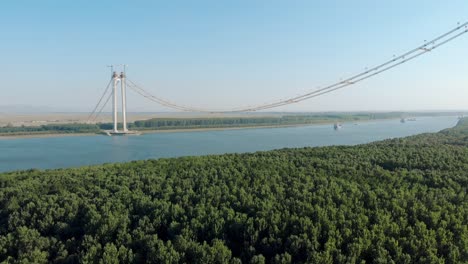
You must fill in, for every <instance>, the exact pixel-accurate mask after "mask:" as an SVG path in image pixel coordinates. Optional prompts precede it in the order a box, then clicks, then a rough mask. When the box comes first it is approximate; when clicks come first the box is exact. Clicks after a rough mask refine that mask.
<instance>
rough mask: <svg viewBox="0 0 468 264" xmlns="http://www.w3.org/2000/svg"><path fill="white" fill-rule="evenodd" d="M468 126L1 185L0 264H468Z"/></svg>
mask: <svg viewBox="0 0 468 264" xmlns="http://www.w3.org/2000/svg"><path fill="white" fill-rule="evenodd" d="M467 188H468V120H461V121H460V122H459V124H458V125H457V127H455V128H452V129H447V130H444V131H441V132H439V133H435V134H423V135H418V136H413V137H408V138H402V139H392V140H385V141H381V142H376V143H371V144H365V145H358V146H334V147H320V148H300V149H282V150H276V151H267V152H256V153H251V154H226V155H212V156H203V157H184V158H173V159H159V160H147V161H135V162H129V163H122V164H105V165H101V166H91V167H83V168H76V169H59V170H44V171H42V170H28V171H17V172H10V173H3V174H0V262H2V261H3V262H4V263H145V262H147V263H468V194H467Z"/></svg>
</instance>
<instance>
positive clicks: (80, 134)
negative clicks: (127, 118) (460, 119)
mask: <svg viewBox="0 0 468 264" xmlns="http://www.w3.org/2000/svg"><path fill="white" fill-rule="evenodd" d="M366 121H368V120H366ZM366 121H364V120H363V121H360V122H366ZM324 124H333V122H322V123H313V124H311V123H309V124H294V125H266V126H261V125H259V126H238V127H206V128H178V129H151V130H139V131H138V132H140V133H141V134H157V133H178V132H180V133H182V132H204V131H224V130H240V129H258V128H284V127H301V126H313V125H324ZM96 135H104V134H101V133H44V134H40V133H37V134H28V135H0V140H2V139H3V140H9V139H22V138H53V137H79V136H96Z"/></svg>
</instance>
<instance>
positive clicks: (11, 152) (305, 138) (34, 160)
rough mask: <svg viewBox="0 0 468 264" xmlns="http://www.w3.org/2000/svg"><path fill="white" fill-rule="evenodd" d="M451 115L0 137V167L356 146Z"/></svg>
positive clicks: (443, 124) (447, 121)
mask: <svg viewBox="0 0 468 264" xmlns="http://www.w3.org/2000/svg"><path fill="white" fill-rule="evenodd" d="M456 123H457V118H456V117H453V116H451V117H425V118H418V119H417V121H416V122H406V123H404V124H402V123H400V121H399V120H380V121H372V122H362V123H344V124H343V129H341V130H339V131H334V130H333V126H332V125H330V124H325V125H310V126H298V127H286V128H256V129H241V130H221V131H202V132H168V133H154V134H145V135H141V136H129V137H108V136H101V135H96V136H71V137H53V138H21V139H12V140H0V150H1V151H0V171H12V170H20V169H30V168H40V169H50V168H62V167H78V166H84V165H93V164H102V163H108V162H125V161H131V160H139V159H154V158H163V157H164V158H165V157H180V156H192V155H207V154H223V153H240V152H255V151H263V150H271V149H280V148H292V147H312V146H328V145H355V144H362V143H368V142H372V141H378V140H383V139H388V138H395V137H405V136H410V135H415V134H420V133H425V132H437V131H440V130H442V129H445V128H449V127H452V126H454V125H455V124H456Z"/></svg>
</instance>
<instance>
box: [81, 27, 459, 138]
mask: <svg viewBox="0 0 468 264" xmlns="http://www.w3.org/2000/svg"><path fill="white" fill-rule="evenodd" d="M467 32H468V22H465V23H458V25H457V26H456V27H455V28H453V29H451V30H449V31H447V32H445V33H443V34H441V35H439V36H437V37H435V38H433V39H431V40H429V41H427V40H425V41H424V44H422V45H419V46H417V47H415V48H413V49H410V50H409V51H407V52H404V53H402V54H400V55H397V56H395V55H394V56H393V57H392V58H391V59H389V60H387V61H384V62H382V63H380V64H378V65H376V66H374V67H370V68H366V69H365V70H364V71H362V72H359V73H357V74H355V75H352V76H350V77H348V78H344V79H343V80H340V81H337V82H334V83H331V84H329V85H325V86H323V87H319V88H317V89H315V90H312V91H310V92H307V93H304V94H301V95H298V96H293V97H290V98H287V99H282V100H277V101H275V102H273V103H264V104H258V105H254V106H244V107H238V108H232V109H206V108H200V107H195V106H188V105H181V104H177V103H173V102H171V101H169V100H167V99H164V98H161V97H158V96H155V95H154V94H153V93H151V92H150V90H149V89H145V88H143V87H142V86H141V85H138V84H136V82H133V81H132V80H129V79H128V78H127V77H126V73H125V65H124V71H123V72H121V73H120V74H118V73H117V72H113V71H112V70H111V72H112V76H111V80H110V81H109V83H108V84H107V86H106V88H105V90H104V92H103V94H102V96H101V97H100V99H99V101H98V103H97V104H96V106H95V107H94V109H93V111H92V112H91V113H90V115H89V117H88V122H95V121H96V119H97V118H98V116H99V115H100V114H101V113H102V111H103V110H104V108H105V106H106V105H107V104H108V103H109V101H110V100H111V98H112V119H113V129H112V130H110V131H107V134H108V135H127V134H135V133H136V132H134V131H129V130H128V129H127V120H126V115H127V113H126V106H127V102H126V89H127V87H128V88H129V89H130V90H132V91H133V92H135V93H137V94H138V95H141V96H142V97H144V98H146V99H148V100H150V101H152V102H154V103H156V104H159V105H161V106H164V107H166V108H169V109H172V110H177V111H183V112H197V113H219V114H223V113H241V112H256V111H262V110H266V109H272V108H277V107H280V106H285V105H290V104H296V103H299V102H302V101H305V100H309V99H312V98H315V97H318V96H321V95H324V94H327V93H331V92H333V91H336V90H339V89H343V88H346V87H349V86H352V85H355V84H357V83H360V82H362V81H365V80H367V79H370V78H372V77H374V76H377V75H379V74H382V73H384V72H386V71H389V70H391V69H393V68H396V67H398V66H400V65H402V64H404V63H406V62H408V61H411V60H414V59H416V58H418V57H420V56H422V55H425V54H428V53H430V52H431V51H433V50H435V49H437V48H439V47H441V46H443V45H445V44H447V43H449V42H451V41H453V40H455V39H457V38H459V37H460V36H462V35H464V34H466V33H467ZM119 84H120V92H121V100H122V129H121V130H119V128H118V113H117V112H118V110H117V108H118V99H117V97H118V86H119ZM110 87H112V89H110Z"/></svg>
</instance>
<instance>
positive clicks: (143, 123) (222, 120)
mask: <svg viewBox="0 0 468 264" xmlns="http://www.w3.org/2000/svg"><path fill="white" fill-rule="evenodd" d="M446 114H447V113H411V116H438V115H446ZM452 114H453V113H452ZM405 115H409V114H405V113H404V112H387V113H317V114H313V115H312V114H294V115H283V116H265V117H261V116H257V117H252V116H247V117H205V118H196V117H191V118H152V119H149V120H140V121H135V122H130V123H128V128H130V129H133V130H164V129H166V130H167V129H192V128H230V127H251V126H287V125H304V124H318V123H330V122H357V121H365V120H375V119H390V118H401V117H402V116H405ZM121 126H122V124H121V123H119V127H121ZM112 128H113V124H112V123H98V124H79V123H74V124H51V125H42V126H20V127H15V126H6V127H0V136H2V135H28V134H53V133H100V131H101V130H111V129H112Z"/></svg>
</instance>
